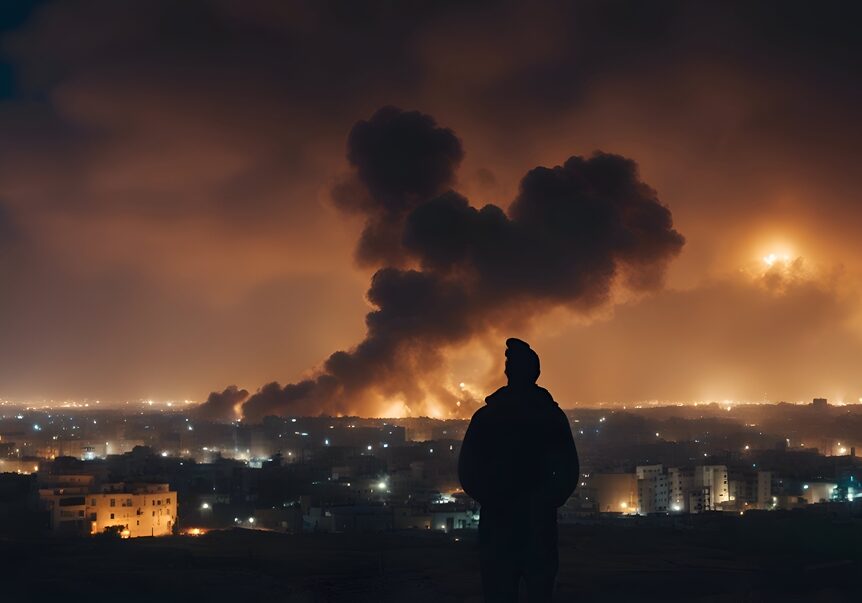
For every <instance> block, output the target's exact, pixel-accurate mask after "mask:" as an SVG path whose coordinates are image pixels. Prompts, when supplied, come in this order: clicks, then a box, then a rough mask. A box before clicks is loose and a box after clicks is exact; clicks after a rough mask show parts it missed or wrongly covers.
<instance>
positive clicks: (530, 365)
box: [458, 339, 579, 601]
mask: <svg viewBox="0 0 862 603" xmlns="http://www.w3.org/2000/svg"><path fill="white" fill-rule="evenodd" d="M506 343H507V346H508V347H509V349H508V350H507V353H506V357H507V363H506V374H507V376H509V385H507V386H506V387H502V388H500V389H499V390H497V391H496V392H494V393H493V394H491V395H490V396H488V397H487V398H486V399H485V401H486V403H487V404H486V406H484V407H483V408H480V409H479V410H478V411H476V413H475V414H474V415H473V419H472V420H471V421H470V426H469V427H468V429H467V433H466V435H465V436H464V443H463V445H462V447H461V456H460V458H459V460H458V474H459V477H460V480H461V485H462V487H463V488H464V491H465V492H466V493H467V494H469V495H470V496H471V497H473V498H474V499H475V500H476V501H478V502H479V504H480V505H481V518H480V522H479V544H480V553H481V557H482V559H481V561H482V580H483V585H484V589H485V597H486V601H513V600H516V598H517V585H518V582H519V581H520V578H521V577H523V578H524V579H525V580H526V582H527V589H528V592H530V593H531V595H530V599H531V601H550V597H551V590H552V588H553V582H554V578H555V576H556V571H557V507H559V506H560V505H562V504H563V503H565V501H566V499H568V497H569V496H570V495H571V493H572V492H573V491H574V489H575V486H576V485H577V482H578V478H579V466H578V455H577V450H576V449H575V443H574V439H573V438H572V432H571V429H570V427H569V422H568V418H567V417H566V415H565V413H563V411H562V410H561V409H560V407H559V406H558V405H557V403H556V402H554V400H553V398H552V397H551V394H550V393H548V391H547V390H545V389H544V388H541V387H539V386H537V385H536V384H535V380H536V378H537V377H538V375H539V365H538V356H536V354H535V352H533V351H532V350H531V349H530V347H529V345H527V344H526V343H524V342H522V341H520V340H513V339H510V340H508V341H507V342H506ZM513 597H514V598H513Z"/></svg>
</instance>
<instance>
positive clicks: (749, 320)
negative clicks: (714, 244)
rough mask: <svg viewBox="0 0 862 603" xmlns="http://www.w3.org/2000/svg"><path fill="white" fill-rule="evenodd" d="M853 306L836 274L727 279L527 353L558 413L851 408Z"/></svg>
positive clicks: (661, 296) (856, 381)
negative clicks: (673, 407)
mask: <svg viewBox="0 0 862 603" xmlns="http://www.w3.org/2000/svg"><path fill="white" fill-rule="evenodd" d="M856 285H858V283H856ZM855 299H856V293H855V291H854V287H849V286H848V282H847V280H846V277H841V276H840V275H837V278H836V275H824V274H819V275H818V274H815V273H810V272H809V273H801V272H799V271H798V270H797V269H793V270H789V271H783V270H781V271H779V270H776V269H773V270H770V271H769V272H768V273H767V274H764V275H758V276H757V277H756V278H752V276H750V275H745V274H736V275H730V276H726V277H724V278H721V279H711V280H710V281H709V282H705V283H703V284H701V285H700V286H698V287H694V288H691V289H686V290H666V291H662V292H659V293H656V294H655V295H654V296H652V297H650V298H648V299H645V300H641V301H640V302H639V303H632V304H625V305H623V306H619V307H617V308H616V309H615V312H614V315H613V317H612V318H611V319H609V320H603V321H597V322H594V323H592V324H590V325H580V326H574V325H573V326H570V327H568V328H566V329H565V331H564V333H560V334H558V335H557V336H555V337H554V336H552V337H543V338H541V340H540V341H538V342H537V345H542V346H543V349H546V350H548V352H549V353H548V354H547V358H543V360H544V361H545V362H544V363H543V375H544V376H545V379H546V383H547V384H548V385H549V386H550V387H553V388H554V391H555V393H556V394H557V397H558V398H559V399H563V400H566V402H567V403H569V404H574V403H581V404H598V403H606V404H614V403H624V404H625V403H628V404H631V403H637V402H647V401H662V402H691V401H721V400H725V399H730V400H740V401H758V402H760V401H769V402H777V401H779V400H785V401H789V402H795V401H806V400H810V399H811V398H813V397H817V396H826V397H829V398H831V399H833V400H836V401H837V400H845V401H848V402H855V401H856V399H857V398H858V397H859V395H860V394H862V379H860V378H859V376H858V374H857V371H855V369H854V368H853V364H854V363H855V362H856V359H857V358H858V357H859V355H860V354H862V339H860V337H859V329H858V321H859V317H860V314H859V307H858V304H857V303H856V301H855ZM563 375H565V377H564V376H563Z"/></svg>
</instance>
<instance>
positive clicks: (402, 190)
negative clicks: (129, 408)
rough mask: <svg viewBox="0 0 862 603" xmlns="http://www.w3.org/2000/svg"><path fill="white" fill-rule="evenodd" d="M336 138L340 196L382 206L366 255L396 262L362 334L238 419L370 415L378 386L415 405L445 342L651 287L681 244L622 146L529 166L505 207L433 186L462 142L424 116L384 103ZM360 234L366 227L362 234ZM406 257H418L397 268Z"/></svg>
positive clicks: (269, 391)
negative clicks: (342, 143) (348, 173)
mask: <svg viewBox="0 0 862 603" xmlns="http://www.w3.org/2000/svg"><path fill="white" fill-rule="evenodd" d="M348 148H349V151H348V156H349V158H350V160H351V163H352V164H353V165H354V166H355V168H356V177H357V179H358V181H359V183H361V184H362V186H363V187H364V188H365V191H364V192H363V191H358V190H357V189H356V188H353V189H351V190H353V191H354V192H355V193H356V194H357V195H359V196H358V201H357V202H356V203H355V204H353V205H350V204H349V199H344V200H342V201H341V204H342V205H347V206H348V207H349V208H351V209H354V210H357V211H361V212H363V213H365V214H366V215H367V219H368V221H369V223H372V224H373V223H374V221H375V220H378V219H380V216H384V218H383V219H385V220H386V221H387V224H388V228H389V229H390V236H389V237H387V239H385V240H378V241H376V245H377V246H378V247H377V249H378V250H380V251H382V252H383V253H380V254H379V255H378V256H377V259H378V260H381V261H385V259H386V258H387V257H395V258H399V259H398V263H397V264H396V265H395V266H385V267H383V268H381V269H379V270H378V271H377V272H376V273H375V274H374V276H373V277H372V279H371V287H370V288H369V290H368V301H369V302H370V303H371V304H372V305H373V306H374V309H373V310H372V311H371V312H369V313H368V314H367V316H366V319H365V322H366V327H367V333H366V337H365V339H364V340H363V341H362V342H361V343H359V344H358V345H357V346H356V347H355V348H353V349H351V350H350V351H348V352H336V353H335V354H333V355H332V356H330V357H329V359H328V360H327V361H326V362H325V363H324V365H323V368H322V371H321V372H320V373H319V374H318V375H317V376H316V377H315V378H313V379H311V380H306V381H302V382H300V383H296V384H291V385H288V386H286V387H285V388H283V389H279V387H278V386H277V384H270V385H268V386H266V387H265V388H264V389H262V390H261V391H260V392H259V393H258V394H255V395H254V396H252V398H251V399H250V400H249V401H248V403H247V404H246V405H245V406H244V407H243V413H244V416H245V417H246V418H248V419H251V420H258V419H260V418H262V416H264V415H265V414H285V413H298V412H302V413H328V414H335V413H341V412H343V413H352V412H358V413H360V414H375V413H378V412H380V410H379V408H380V403H381V398H385V397H390V398H391V397H395V398H397V399H400V400H403V402H404V403H405V404H406V405H407V406H408V407H410V408H411V409H415V412H418V413H422V412H423V411H424V412H427V411H426V410H425V409H427V408H428V404H429V400H433V401H434V402H435V403H437V395H436V392H432V391H429V388H427V387H426V386H425V385H424V384H426V383H430V382H433V381H434V380H435V377H434V375H436V374H437V373H438V371H439V370H440V368H441V359H442V358H443V357H444V356H445V353H446V351H447V349H448V348H449V347H451V346H454V345H458V344H463V343H466V342H468V341H470V340H471V339H472V338H474V337H476V336H481V335H484V334H485V333H487V332H488V331H489V330H492V329H494V328H496V327H499V326H500V325H501V324H506V323H510V322H514V321H517V322H522V323H525V324H529V323H530V322H531V320H532V318H533V316H535V315H536V314H538V313H540V312H542V311H544V310H547V309H550V308H553V307H555V306H557V305H563V306H569V307H574V308H592V307H594V306H597V305H600V304H602V303H604V302H605V301H607V299H608V296H609V294H610V292H611V289H612V287H613V286H614V284H615V283H616V282H617V277H618V276H619V275H620V274H623V273H625V274H627V275H628V276H629V277H630V278H628V280H627V283H628V285H629V286H634V287H636V288H638V289H647V290H648V289H653V288H655V287H657V286H658V285H659V284H660V283H661V275H662V274H663V272H664V269H665V266H666V265H667V263H668V262H669V261H670V260H671V259H672V258H673V257H674V256H676V255H677V254H678V253H679V252H680V250H681V249H682V246H683V243H684V239H683V237H682V236H681V235H680V234H679V233H678V232H677V231H676V230H674V228H673V221H672V218H671V214H670V211H669V210H668V209H667V208H666V207H665V206H664V205H662V204H661V203H660V202H659V200H658V198H657V196H656V193H655V191H653V190H652V189H651V188H650V187H649V186H647V185H646V184H644V183H643V182H642V181H641V180H640V178H639V175H638V172H637V166H636V164H635V163H634V162H633V161H631V160H629V159H626V158H624V157H619V156H616V155H609V154H604V153H597V154H595V155H594V156H592V157H590V158H588V159H585V158H582V157H571V158H569V159H568V160H567V161H566V162H565V163H564V164H563V165H562V166H556V167H554V168H542V167H540V168H535V169H533V170H531V171H530V172H528V173H527V175H526V176H525V177H524V179H523V180H522V182H521V189H520V193H519V195H518V196H517V198H516V199H515V200H514V202H513V203H512V204H511V206H510V207H509V211H508V213H507V212H506V211H504V210H503V209H502V208H500V207H497V206H494V205H486V206H485V207H483V208H482V209H475V208H474V207H472V206H471V205H470V204H469V202H468V200H467V199H466V198H465V197H463V196H461V195H459V194H458V193H456V192H453V191H449V192H445V193H443V194H441V195H438V196H434V197H432V195H434V194H435V193H438V192H440V191H441V190H443V188H444V187H445V186H446V185H447V184H449V183H450V182H452V181H453V180H454V172H453V169H454V167H455V166H457V164H458V162H459V161H460V158H461V156H462V155H463V151H462V150H461V146H460V143H459V142H458V139H457V138H456V137H455V135H454V134H453V133H452V132H451V131H449V130H446V129H442V128H439V127H437V125H436V123H435V121H434V120H433V119H432V118H431V117H430V116H427V115H422V114H420V113H417V112H403V111H400V110H399V109H396V108H394V107H387V108H384V109H382V110H380V111H378V112H377V113H375V115H374V116H373V117H372V118H371V119H370V120H368V121H360V122H358V123H357V124H356V126H354V128H353V130H352V131H351V133H350V136H349V137H348ZM346 192H347V191H345V190H344V189H341V190H339V194H342V195H343V194H345V193H346ZM429 197H431V198H430V199H429ZM423 199H427V200H425V201H423ZM367 240H368V226H366V230H365V231H364V232H363V235H362V240H361V243H360V245H362V244H364V243H366V242H367ZM364 259H365V260H366V261H368V260H371V259H373V258H371V257H369V256H368V255H365V256H364ZM410 259H412V260H414V261H415V262H418V264H419V265H420V267H421V268H420V269H413V268H401V267H400V266H401V264H403V263H404V262H405V261H406V260H410ZM452 398H453V399H452V400H451V401H454V397H452ZM447 412H449V413H457V412H458V408H457V407H456V406H454V405H452V406H450V407H449V408H448V409H447Z"/></svg>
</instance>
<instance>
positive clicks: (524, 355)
mask: <svg viewBox="0 0 862 603" xmlns="http://www.w3.org/2000/svg"><path fill="white" fill-rule="evenodd" d="M506 377H508V378H509V385H532V384H533V383H535V382H536V379H538V378H539V355H538V354H536V352H534V351H533V350H532V348H530V344H529V343H527V342H526V341H521V340H520V339H515V338H514V337H512V338H510V339H507V340H506Z"/></svg>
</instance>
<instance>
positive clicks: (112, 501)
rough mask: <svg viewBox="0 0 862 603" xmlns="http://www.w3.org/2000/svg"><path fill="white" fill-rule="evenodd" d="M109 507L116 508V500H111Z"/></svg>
mask: <svg viewBox="0 0 862 603" xmlns="http://www.w3.org/2000/svg"><path fill="white" fill-rule="evenodd" d="M111 506H112V507H116V506H117V499H116V498H112V499H111ZM112 519H113V518H112Z"/></svg>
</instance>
